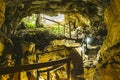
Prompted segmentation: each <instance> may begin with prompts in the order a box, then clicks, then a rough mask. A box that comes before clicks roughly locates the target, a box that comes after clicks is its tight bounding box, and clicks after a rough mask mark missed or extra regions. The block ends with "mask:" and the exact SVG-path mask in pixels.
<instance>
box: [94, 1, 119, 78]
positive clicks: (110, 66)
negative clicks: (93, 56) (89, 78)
mask: <svg viewBox="0 0 120 80" xmlns="http://www.w3.org/2000/svg"><path fill="white" fill-rule="evenodd" d="M119 7H120V0H111V3H110V6H108V7H107V8H106V9H105V12H104V17H105V23H106V24H107V31H108V34H107V36H106V39H105V41H104V43H103V45H102V47H101V49H100V51H99V62H98V64H97V65H96V66H97V71H96V73H95V74H94V78H93V80H120V76H119V74H120V23H119V21H120V14H119V13H120V8H119Z"/></svg>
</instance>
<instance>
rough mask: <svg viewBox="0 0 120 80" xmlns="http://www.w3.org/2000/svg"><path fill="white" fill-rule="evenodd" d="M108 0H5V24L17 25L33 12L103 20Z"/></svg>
mask: <svg viewBox="0 0 120 80" xmlns="http://www.w3.org/2000/svg"><path fill="white" fill-rule="evenodd" d="M109 2H110V0H102V1H101V0H12V1H11V0H5V4H6V13H5V23H4V24H5V25H7V26H9V27H12V28H14V27H16V26H18V24H19V22H20V21H21V19H22V18H24V17H26V16H30V15H32V14H33V13H36V14H39V13H42V14H46V15H50V16H56V15H57V14H58V13H61V14H65V15H68V14H80V15H82V16H83V17H85V18H88V19H89V20H90V22H91V23H90V24H93V25H94V23H95V22H97V21H99V22H103V11H104V8H105V6H106V5H107V4H109Z"/></svg>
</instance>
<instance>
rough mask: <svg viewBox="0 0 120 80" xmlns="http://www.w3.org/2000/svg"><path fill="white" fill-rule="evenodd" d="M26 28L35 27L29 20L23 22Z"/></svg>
mask: <svg viewBox="0 0 120 80" xmlns="http://www.w3.org/2000/svg"><path fill="white" fill-rule="evenodd" d="M25 26H26V28H35V24H34V23H31V22H25Z"/></svg>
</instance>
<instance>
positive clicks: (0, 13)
mask: <svg viewBox="0 0 120 80" xmlns="http://www.w3.org/2000/svg"><path fill="white" fill-rule="evenodd" d="M4 14H5V3H4V1H3V0H0V27H1V26H2V24H3V23H4V20H5V16H4Z"/></svg>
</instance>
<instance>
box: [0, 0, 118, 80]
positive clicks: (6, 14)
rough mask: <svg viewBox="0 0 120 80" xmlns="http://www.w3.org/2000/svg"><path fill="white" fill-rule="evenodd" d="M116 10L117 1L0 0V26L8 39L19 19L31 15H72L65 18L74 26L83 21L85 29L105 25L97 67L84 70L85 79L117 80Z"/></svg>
mask: <svg viewBox="0 0 120 80" xmlns="http://www.w3.org/2000/svg"><path fill="white" fill-rule="evenodd" d="M119 7H120V0H102V1H101V0H12V1H10V0H5V1H3V0H0V27H1V31H2V32H3V33H5V34H6V35H8V36H9V35H10V34H12V31H14V29H15V28H16V27H17V26H18V25H19V22H20V21H21V19H22V18H24V17H26V16H30V15H31V14H32V13H36V14H38V13H43V14H48V15H51V16H53V15H57V13H62V14H65V15H72V16H74V17H72V18H71V16H69V17H66V19H70V20H71V19H72V21H73V22H74V21H76V22H77V25H78V26H79V25H80V24H79V21H80V20H82V21H83V20H86V21H83V22H82V21H81V23H85V24H88V25H89V26H99V25H102V24H103V23H104V22H105V23H106V24H107V27H106V28H107V32H108V33H107V36H106V39H105V41H104V43H103V45H102V47H101V49H100V51H99V54H98V64H97V65H96V68H85V78H86V79H87V80H120V76H119V74H120V27H119V25H120V23H119V21H120V14H119V13H120V8H119ZM103 12H104V14H103ZM73 18H74V19H73ZM80 18H81V19H80ZM103 20H104V22H103ZM98 23H99V25H98ZM9 33H10V34H9ZM0 38H1V37H0ZM96 69H97V70H96ZM92 72H93V73H92Z"/></svg>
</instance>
